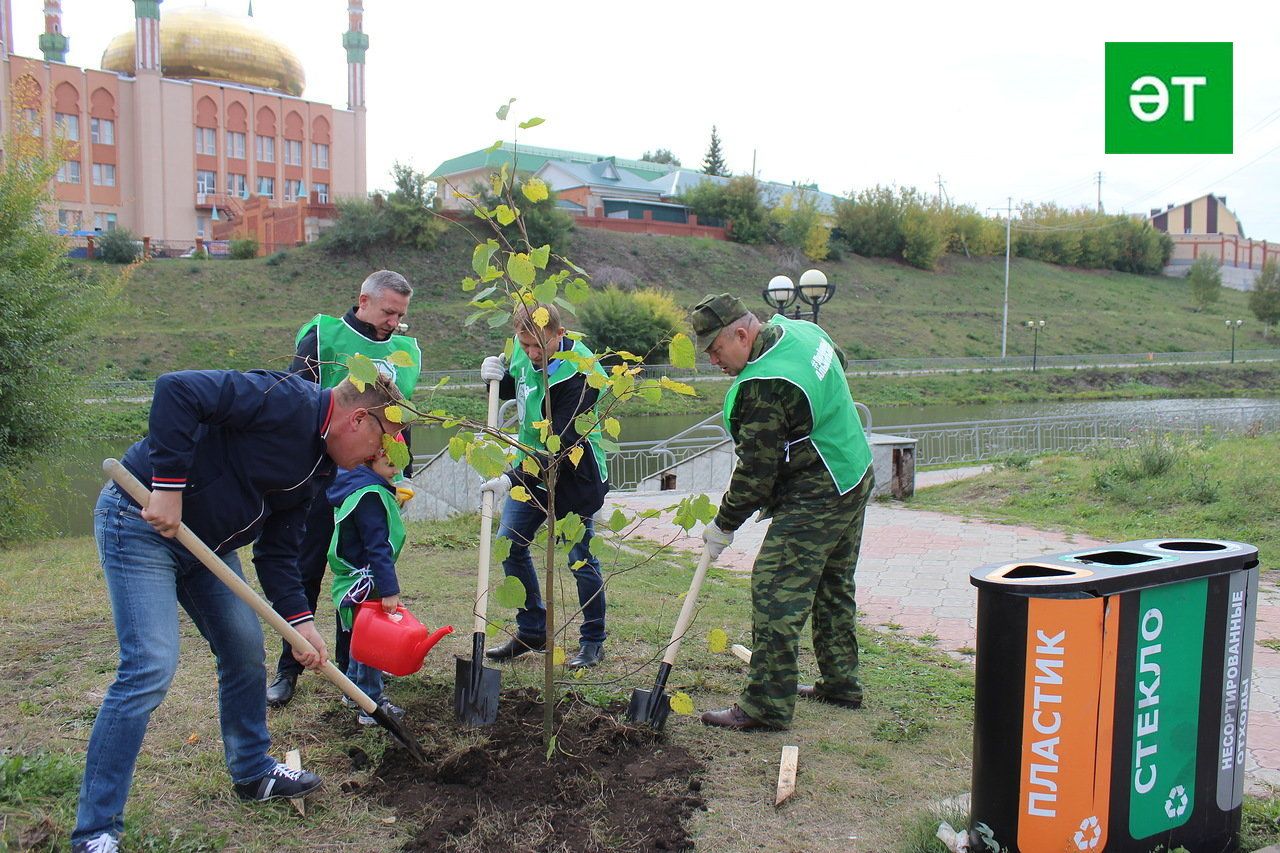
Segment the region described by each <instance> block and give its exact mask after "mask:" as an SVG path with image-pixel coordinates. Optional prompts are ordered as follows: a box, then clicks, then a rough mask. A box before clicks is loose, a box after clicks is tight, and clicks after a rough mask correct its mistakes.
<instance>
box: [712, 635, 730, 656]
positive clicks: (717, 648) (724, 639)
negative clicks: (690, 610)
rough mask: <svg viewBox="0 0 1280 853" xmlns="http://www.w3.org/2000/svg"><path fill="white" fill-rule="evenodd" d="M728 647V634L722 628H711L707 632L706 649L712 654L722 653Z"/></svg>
mask: <svg viewBox="0 0 1280 853" xmlns="http://www.w3.org/2000/svg"><path fill="white" fill-rule="evenodd" d="M727 648H729V635H728V634H726V633H725V632H724V629H723V628H712V629H711V630H710V631H709V632H708V633H707V651H709V652H711V654H713V655H718V654H723V653H724V650H725V649H727Z"/></svg>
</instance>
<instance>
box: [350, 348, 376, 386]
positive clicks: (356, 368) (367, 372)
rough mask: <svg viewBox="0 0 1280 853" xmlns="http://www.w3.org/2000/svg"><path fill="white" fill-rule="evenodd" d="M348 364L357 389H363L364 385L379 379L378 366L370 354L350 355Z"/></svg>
mask: <svg viewBox="0 0 1280 853" xmlns="http://www.w3.org/2000/svg"><path fill="white" fill-rule="evenodd" d="M346 365H347V370H348V371H349V373H350V376H351V381H352V384H353V385H355V386H356V389H357V390H360V391H363V390H364V388H363V387H361V386H362V385H372V384H373V383H375V382H377V381H378V366H377V365H376V364H374V363H373V359H371V358H369V356H367V355H359V354H357V355H352V356H348V357H347V360H346ZM357 383H358V384H357Z"/></svg>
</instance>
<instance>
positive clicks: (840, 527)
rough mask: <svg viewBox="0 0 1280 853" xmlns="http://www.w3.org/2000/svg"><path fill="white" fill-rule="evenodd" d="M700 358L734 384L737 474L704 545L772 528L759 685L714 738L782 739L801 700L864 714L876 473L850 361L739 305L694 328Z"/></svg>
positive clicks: (714, 547) (762, 592) (716, 717)
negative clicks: (724, 734) (866, 569)
mask: <svg viewBox="0 0 1280 853" xmlns="http://www.w3.org/2000/svg"><path fill="white" fill-rule="evenodd" d="M690 320H691V322H692V325H693V330H694V332H695V333H696V335H697V338H698V347H699V348H700V349H703V350H705V351H706V352H707V354H708V355H709V356H710V357H711V363H712V364H714V365H716V366H718V367H719V368H720V369H721V370H723V371H724V372H725V373H727V374H729V375H730V376H733V377H735V379H734V381H733V384H732V385H731V386H730V388H729V391H728V393H727V394H726V395H725V401H724V421H725V427H726V428H727V429H728V430H729V434H730V435H731V436H732V437H733V440H734V442H735V444H736V449H737V456H738V459H737V465H736V467H735V468H734V471H733V474H732V476H731V478H730V480H729V488H728V490H727V491H726V492H725V494H724V498H723V499H722V500H721V502H720V509H719V511H718V512H717V513H716V517H715V519H714V520H713V521H712V522H711V523H710V524H708V525H707V526H706V528H705V530H704V531H703V541H704V543H705V545H706V548H707V550H708V552H710V554H711V557H712V559H713V560H715V559H716V558H717V557H719V556H720V554H721V552H723V551H724V549H725V547H727V546H728V545H729V544H730V543H731V542H732V541H733V534H734V531H736V530H737V529H738V528H739V527H740V526H741V525H742V523H743V522H744V521H746V520H747V517H748V516H750V515H751V514H752V513H753V512H755V511H757V510H759V511H760V515H761V517H767V516H769V515H772V516H773V521H772V523H771V524H770V527H769V532H768V533H767V534H766V535H765V539H764V543H763V544H762V546H761V548H760V553H759V555H757V557H756V562H755V566H754V569H753V571H752V575H751V601H752V633H753V635H754V642H753V644H752V650H751V672H750V675H749V676H748V678H747V684H746V687H745V688H744V689H743V691H742V694H741V695H740V696H739V698H738V701H737V703H736V704H734V705H732V706H730V707H729V708H725V709H724V710H720V711H708V712H706V713H704V714H703V715H702V722H703V723H705V724H707V725H709V726H721V727H724V728H730V729H738V730H746V729H777V728H785V727H787V726H788V725H789V724H790V723H791V717H792V715H793V713H794V712H795V704H796V696H797V695H799V696H802V697H805V698H807V699H814V700H818V701H823V702H827V703H829V704H832V705H838V706H841V707H845V708H858V707H860V706H861V705H862V685H861V683H860V682H859V681H858V639H857V635H856V634H855V624H854V614H855V611H856V604H855V603H854V579H853V573H854V568H855V567H856V565H857V562H858V550H859V548H860V546H861V543H862V520H863V516H864V514H865V511H866V506H867V499H868V498H869V497H870V495H871V488H872V485H873V484H874V480H875V477H874V474H873V473H872V470H871V449H870V447H869V446H868V444H867V439H866V436H865V434H864V433H863V430H862V422H861V420H860V419H859V418H858V413H857V410H856V408H855V407H854V404H853V397H852V396H851V395H850V393H849V383H848V381H847V380H846V379H845V375H844V365H845V355H844V353H843V352H842V351H841V350H840V348H839V347H838V346H836V344H835V343H834V342H833V341H832V340H831V338H830V337H829V336H828V335H827V333H826V332H824V331H823V330H822V329H821V328H819V327H818V326H817V325H816V324H814V323H809V322H807V321H804V320H788V319H786V318H785V317H782V316H781V315H779V316H776V317H774V318H773V319H772V320H771V321H770V322H768V323H764V324H762V323H761V322H760V321H759V319H757V318H756V316H755V315H754V314H752V313H751V312H749V311H748V310H747V308H746V306H745V305H744V304H743V303H742V300H740V299H738V298H737V297H735V296H731V295H730V294H728V293H722V294H720V295H718V296H708V297H707V298H705V299H703V300H702V301H701V302H699V303H698V304H697V305H696V306H694V308H693V311H692V312H691V315H690ZM811 613H812V615H813V648H814V653H815V655H816V656H817V659H818V670H819V672H820V673H821V677H820V678H819V679H818V680H817V682H816V683H814V684H812V685H799V684H798V682H799V668H798V665H797V651H798V646H799V643H800V632H801V631H802V630H803V628H804V624H805V622H806V621H808V619H809V616H810V614H811Z"/></svg>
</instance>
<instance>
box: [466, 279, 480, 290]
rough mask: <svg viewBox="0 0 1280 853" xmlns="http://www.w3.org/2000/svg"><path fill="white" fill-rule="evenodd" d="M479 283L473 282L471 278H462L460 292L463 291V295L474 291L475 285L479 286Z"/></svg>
mask: <svg viewBox="0 0 1280 853" xmlns="http://www.w3.org/2000/svg"><path fill="white" fill-rule="evenodd" d="M479 283H480V282H478V281H476V280H475V279H474V278H472V277H471V276H467V277H466V278H464V279H463V280H462V291H463V293H470V292H471V291H473V290H475V289H476V285H477V284H479Z"/></svg>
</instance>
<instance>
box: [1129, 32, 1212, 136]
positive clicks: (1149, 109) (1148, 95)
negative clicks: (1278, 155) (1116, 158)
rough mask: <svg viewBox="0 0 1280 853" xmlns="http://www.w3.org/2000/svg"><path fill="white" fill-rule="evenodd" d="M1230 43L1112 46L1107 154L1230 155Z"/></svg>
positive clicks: (1148, 43) (1164, 43) (1167, 43)
mask: <svg viewBox="0 0 1280 853" xmlns="http://www.w3.org/2000/svg"><path fill="white" fill-rule="evenodd" d="M1232 87H1233V79H1232V43H1231V42H1115V41H1112V42H1107V45H1106V153H1108V154H1230V153H1232V144H1233V140H1234V135H1233V128H1232Z"/></svg>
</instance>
